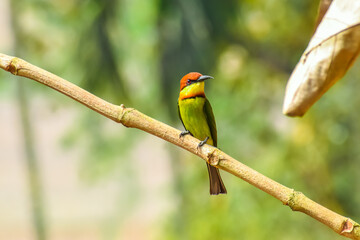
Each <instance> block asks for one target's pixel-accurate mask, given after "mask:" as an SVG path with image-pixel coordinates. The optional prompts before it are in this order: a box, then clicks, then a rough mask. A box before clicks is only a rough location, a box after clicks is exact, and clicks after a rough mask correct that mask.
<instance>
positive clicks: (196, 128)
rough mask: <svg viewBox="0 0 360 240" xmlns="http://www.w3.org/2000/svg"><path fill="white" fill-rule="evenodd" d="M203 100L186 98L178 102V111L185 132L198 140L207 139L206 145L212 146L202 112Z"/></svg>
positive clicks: (201, 98)
mask: <svg viewBox="0 0 360 240" xmlns="http://www.w3.org/2000/svg"><path fill="white" fill-rule="evenodd" d="M204 104H205V98H203V97H196V98H187V99H184V100H181V101H179V111H180V116H181V119H182V121H183V123H184V126H185V128H186V130H188V131H190V132H191V134H192V135H193V136H194V137H196V138H197V139H199V140H204V139H205V138H206V137H209V140H208V142H207V143H208V144H210V145H213V140H212V138H211V132H210V128H209V125H208V122H207V118H206V115H205V112H204Z"/></svg>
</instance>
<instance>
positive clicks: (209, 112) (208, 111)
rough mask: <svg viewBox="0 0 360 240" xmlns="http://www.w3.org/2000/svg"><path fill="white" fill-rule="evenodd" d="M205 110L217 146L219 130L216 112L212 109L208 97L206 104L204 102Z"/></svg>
mask: <svg viewBox="0 0 360 240" xmlns="http://www.w3.org/2000/svg"><path fill="white" fill-rule="evenodd" d="M204 112H205V116H206V121H207V123H208V125H209V127H210V133H211V137H212V139H213V142H214V146H215V147H217V132H216V123H215V117H214V113H213V111H212V108H211V105H210V102H209V100H207V98H206V100H205V104H204Z"/></svg>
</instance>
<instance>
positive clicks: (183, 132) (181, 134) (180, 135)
mask: <svg viewBox="0 0 360 240" xmlns="http://www.w3.org/2000/svg"><path fill="white" fill-rule="evenodd" d="M187 134H190V131H188V130H186V131H182V132H181V133H180V134H179V138H181V137H183V136H185V135H187Z"/></svg>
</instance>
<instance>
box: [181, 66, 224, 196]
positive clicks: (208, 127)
mask: <svg viewBox="0 0 360 240" xmlns="http://www.w3.org/2000/svg"><path fill="white" fill-rule="evenodd" d="M212 78H213V77H210V76H206V75H202V74H200V73H197V72H191V73H188V74H186V75H185V76H184V77H183V78H182V79H181V80H180V95H179V100H178V112H179V116H180V120H181V122H182V124H183V126H184V128H185V130H186V131H184V132H182V133H181V134H180V137H182V136H184V135H186V134H191V135H192V136H194V137H195V138H197V139H199V140H201V142H200V143H199V146H198V147H199V148H200V147H201V146H202V145H204V144H205V143H207V144H210V145H213V146H215V147H216V146H217V132H216V123H215V118H214V114H213V111H212V108H211V105H210V102H209V101H208V100H207V98H206V97H205V92H204V86H205V82H204V81H205V80H207V79H212ZM206 164H207V169H208V172H209V179H210V194H211V195H217V194H219V193H224V194H225V193H226V188H225V185H224V183H223V181H222V179H221V177H220V173H219V169H217V168H216V167H214V166H211V165H210V164H209V163H206Z"/></svg>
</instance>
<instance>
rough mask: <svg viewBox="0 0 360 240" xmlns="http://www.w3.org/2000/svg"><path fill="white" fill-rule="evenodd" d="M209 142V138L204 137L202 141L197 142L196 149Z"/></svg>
mask: <svg viewBox="0 0 360 240" xmlns="http://www.w3.org/2000/svg"><path fill="white" fill-rule="evenodd" d="M208 140H209V137H206V138H205V139H204V140H203V141H201V142H199V144H198V146H197V149H198V150H199V149H200V148H201V147H202V146H204V144H205V143H206V142H207V141H208Z"/></svg>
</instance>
